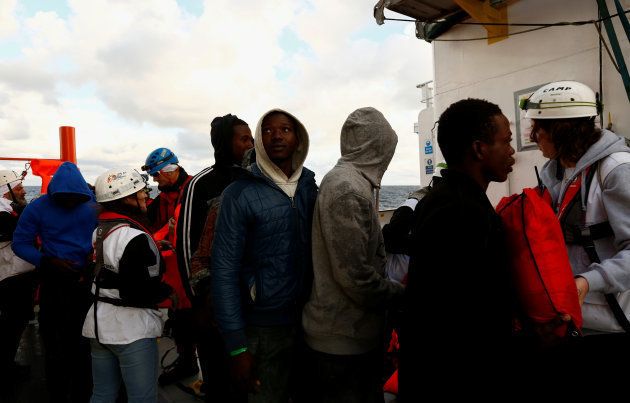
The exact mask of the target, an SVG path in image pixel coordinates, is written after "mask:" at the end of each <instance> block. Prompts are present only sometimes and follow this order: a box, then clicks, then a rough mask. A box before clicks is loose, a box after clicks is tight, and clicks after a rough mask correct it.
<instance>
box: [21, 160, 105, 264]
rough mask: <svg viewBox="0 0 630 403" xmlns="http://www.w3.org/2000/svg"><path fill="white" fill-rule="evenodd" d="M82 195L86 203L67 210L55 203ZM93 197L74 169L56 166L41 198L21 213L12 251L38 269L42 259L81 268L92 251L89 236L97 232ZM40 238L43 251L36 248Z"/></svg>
mask: <svg viewBox="0 0 630 403" xmlns="http://www.w3.org/2000/svg"><path fill="white" fill-rule="evenodd" d="M59 194H75V195H82V196H84V198H85V201H84V202H83V203H81V204H79V205H78V206H76V207H74V208H72V209H68V208H65V207H62V206H60V205H59V204H58V203H56V202H55V200H54V198H55V195H59ZM96 206H97V205H96V202H95V201H94V194H93V193H92V191H91V190H90V188H89V187H88V185H87V183H86V182H85V179H83V176H82V175H81V173H80V172H79V169H78V168H77V166H76V165H74V164H73V163H71V162H64V163H63V164H61V166H59V168H58V169H57V172H55V175H54V176H53V178H52V180H51V181H50V184H49V185H48V194H46V195H43V196H41V197H39V198H37V199H35V200H33V201H32V202H31V203H29V204H28V206H27V207H26V208H25V209H24V212H23V213H22V215H21V216H20V220H19V221H18V224H17V228H16V229H15V232H14V233H13V251H14V252H15V254H16V255H18V256H19V257H21V258H22V259H24V260H26V261H27V262H29V263H31V264H33V265H35V266H37V267H39V266H40V264H41V260H42V256H51V257H56V258H59V259H64V260H69V261H72V262H74V263H75V265H76V267H83V266H85V263H86V257H87V255H88V254H89V253H90V251H91V250H92V232H93V231H94V228H96V223H97V221H96V217H97V210H96ZM37 236H39V237H40V240H41V243H42V248H41V251H39V250H38V249H37V248H36V247H35V239H36V238H37Z"/></svg>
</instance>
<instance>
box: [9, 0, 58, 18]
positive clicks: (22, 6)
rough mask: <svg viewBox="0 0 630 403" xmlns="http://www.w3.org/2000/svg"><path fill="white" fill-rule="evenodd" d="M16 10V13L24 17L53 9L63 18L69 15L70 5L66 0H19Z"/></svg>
mask: <svg viewBox="0 0 630 403" xmlns="http://www.w3.org/2000/svg"><path fill="white" fill-rule="evenodd" d="M17 10H18V15H20V16H21V17H25V18H28V17H32V16H34V15H35V14H37V13H38V12H41V11H53V12H55V13H56V14H57V15H58V16H59V17H60V18H63V19H66V18H68V15H70V7H68V2H67V1H66V0H20V1H19V2H18V6H17Z"/></svg>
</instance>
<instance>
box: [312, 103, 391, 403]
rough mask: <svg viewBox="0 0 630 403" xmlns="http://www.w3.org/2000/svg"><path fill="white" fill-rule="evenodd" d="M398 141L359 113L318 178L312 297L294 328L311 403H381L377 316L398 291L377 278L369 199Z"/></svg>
mask: <svg viewBox="0 0 630 403" xmlns="http://www.w3.org/2000/svg"><path fill="white" fill-rule="evenodd" d="M397 143H398V136H397V135H396V132H394V130H393V129H392V128H391V126H390V125H389V123H388V122H387V120H386V119H385V117H384V116H383V114H382V113H381V112H379V111H378V110H376V109H374V108H361V109H357V110H356V111H354V112H352V113H351V114H350V115H349V116H348V118H347V119H346V122H345V123H344V124H343V127H342V129H341V158H340V159H339V161H338V162H337V165H335V167H334V168H333V169H332V170H331V171H330V172H328V173H327V174H326V176H325V177H324V179H323V180H322V183H321V189H320V192H319V195H318V198H317V203H316V205H315V213H314V215H313V217H314V218H313V273H314V279H313V289H312V292H311V296H310V299H309V301H308V303H307V304H306V306H305V307H304V311H303V315H302V323H303V325H304V332H305V338H306V343H307V344H308V347H309V348H310V351H309V360H308V362H307V365H306V367H307V368H308V369H309V370H310V371H311V372H310V373H309V376H308V378H309V380H310V383H311V385H310V387H309V388H308V392H307V395H308V397H309V398H310V399H311V401H313V402H321V403H324V402H347V403H377V402H382V401H383V382H382V376H383V338H384V334H383V333H384V330H385V310H386V308H387V307H388V306H392V305H394V304H395V303H396V302H399V301H400V300H402V294H403V286H402V285H401V284H399V283H395V282H393V281H390V280H389V279H387V278H385V263H386V255H385V244H384V241H383V235H382V233H381V227H380V224H379V219H378V206H377V204H376V200H375V197H374V194H375V190H376V189H378V188H380V186H381V179H382V177H383V174H385V171H386V170H387V167H388V166H389V163H390V161H391V160H392V158H393V156H394V152H395V150H396V144H397Z"/></svg>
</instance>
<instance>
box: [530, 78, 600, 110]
mask: <svg viewBox="0 0 630 403" xmlns="http://www.w3.org/2000/svg"><path fill="white" fill-rule="evenodd" d="M520 107H521V109H523V110H525V111H527V113H526V114H525V117H526V118H529V119H570V118H586V117H593V116H597V115H598V114H599V108H600V107H599V102H598V101H597V99H596V97H595V92H593V90H592V89H590V88H589V87H588V86H587V85H584V84H582V83H579V82H577V81H556V82H553V83H549V84H547V85H543V86H542V87H540V88H539V89H537V90H536V91H535V92H534V93H533V94H532V96H530V97H529V99H524V100H522V101H521V103H520Z"/></svg>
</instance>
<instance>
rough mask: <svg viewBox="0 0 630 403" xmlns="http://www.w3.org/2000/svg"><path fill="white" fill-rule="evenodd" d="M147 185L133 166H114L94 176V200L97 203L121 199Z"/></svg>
mask: <svg viewBox="0 0 630 403" xmlns="http://www.w3.org/2000/svg"><path fill="white" fill-rule="evenodd" d="M146 186H147V183H146V181H145V180H144V178H143V177H142V175H140V173H139V172H138V171H136V170H135V169H133V168H114V169H110V170H109V171H107V172H105V173H104V174H102V175H100V176H99V177H98V178H96V183H95V184H94V188H95V193H96V201H97V202H99V203H103V202H109V201H112V200H118V199H122V198H123V197H126V196H130V195H132V194H134V193H137V192H138V191H140V190H142V189H144V188H145V187H146Z"/></svg>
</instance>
